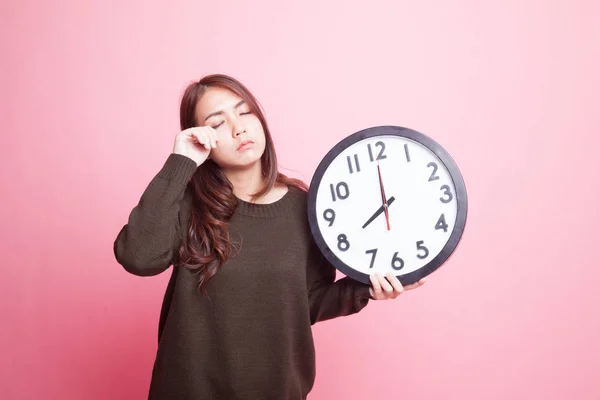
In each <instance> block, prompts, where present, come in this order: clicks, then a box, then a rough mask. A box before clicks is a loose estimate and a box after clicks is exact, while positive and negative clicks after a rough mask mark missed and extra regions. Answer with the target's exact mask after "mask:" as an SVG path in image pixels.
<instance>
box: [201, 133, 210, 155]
mask: <svg viewBox="0 0 600 400" xmlns="http://www.w3.org/2000/svg"><path fill="white" fill-rule="evenodd" d="M198 141H199V142H200V144H202V145H203V146H204V147H205V148H206V150H210V139H209V138H208V134H207V133H206V132H204V131H200V132H198Z"/></svg>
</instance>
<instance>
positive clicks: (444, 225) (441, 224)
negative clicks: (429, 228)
mask: <svg viewBox="0 0 600 400" xmlns="http://www.w3.org/2000/svg"><path fill="white" fill-rule="evenodd" d="M435 229H443V230H444V232H448V224H447V223H446V217H445V216H444V214H442V215H440V219H438V221H437V223H436V224H435Z"/></svg>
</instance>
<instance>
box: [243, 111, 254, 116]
mask: <svg viewBox="0 0 600 400" xmlns="http://www.w3.org/2000/svg"><path fill="white" fill-rule="evenodd" d="M248 114H252V111H246V112H243V113H240V115H248Z"/></svg>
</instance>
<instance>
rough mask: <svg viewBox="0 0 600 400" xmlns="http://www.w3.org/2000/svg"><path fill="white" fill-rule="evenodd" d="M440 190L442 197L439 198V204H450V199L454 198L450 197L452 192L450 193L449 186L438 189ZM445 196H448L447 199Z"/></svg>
mask: <svg viewBox="0 0 600 400" xmlns="http://www.w3.org/2000/svg"><path fill="white" fill-rule="evenodd" d="M440 190H443V191H444V196H443V197H440V200H441V202H442V203H445V204H447V203H450V202H451V201H452V199H453V198H454V197H453V196H452V192H451V191H450V186H448V185H444V186H442V187H441V188H440ZM446 196H448V197H447V198H446Z"/></svg>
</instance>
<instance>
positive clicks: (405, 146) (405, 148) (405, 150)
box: [404, 144, 410, 162]
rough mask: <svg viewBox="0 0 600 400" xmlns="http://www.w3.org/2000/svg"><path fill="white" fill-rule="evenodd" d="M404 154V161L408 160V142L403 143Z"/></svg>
mask: <svg viewBox="0 0 600 400" xmlns="http://www.w3.org/2000/svg"><path fill="white" fill-rule="evenodd" d="M404 154H406V162H410V153H409V152H408V144H405V145H404Z"/></svg>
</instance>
